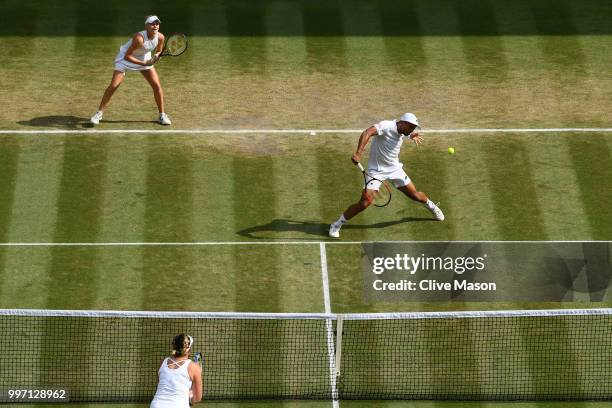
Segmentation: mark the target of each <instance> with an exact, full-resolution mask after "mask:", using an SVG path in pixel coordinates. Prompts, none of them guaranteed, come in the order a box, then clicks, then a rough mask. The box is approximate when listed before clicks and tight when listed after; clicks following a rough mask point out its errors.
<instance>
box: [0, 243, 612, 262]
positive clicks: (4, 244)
mask: <svg viewBox="0 0 612 408" xmlns="http://www.w3.org/2000/svg"><path fill="white" fill-rule="evenodd" d="M440 242H453V243H459V244H472V243H474V244H475V243H481V244H495V243H502V244H508V243H516V244H525V243H538V244H541V243H577V242H578V243H580V242H610V241H601V240H589V241H337V240H329V241H192V242H0V247H79V246H83V247H87V246H91V247H129V246H169V247H173V246H214V245H221V246H222V245H235V246H241V245H319V246H320V245H321V244H325V245H363V244H414V243H434V244H435V243H440ZM325 267H326V268H327V265H325Z"/></svg>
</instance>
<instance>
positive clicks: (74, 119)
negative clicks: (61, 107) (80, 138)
mask: <svg viewBox="0 0 612 408" xmlns="http://www.w3.org/2000/svg"><path fill="white" fill-rule="evenodd" d="M17 123H18V124H19V125H24V126H46V127H52V128H57V129H87V128H91V127H93V125H92V124H91V123H89V118H80V117H78V116H61V115H56V116H40V117H38V118H32V119H30V120H20V121H18V122H17Z"/></svg>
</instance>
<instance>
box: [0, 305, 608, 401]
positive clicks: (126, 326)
mask: <svg viewBox="0 0 612 408" xmlns="http://www.w3.org/2000/svg"><path fill="white" fill-rule="evenodd" d="M178 333H189V334H191V335H193V336H194V337H195V339H196V343H195V347H194V350H195V351H202V352H203V354H204V370H203V373H204V375H203V377H204V398H206V399H208V400H224V399H231V400H241V399H447V400H608V399H612V354H611V350H612V335H611V334H612V309H583V310H545V311H500V312H448V313H398V314H347V315H336V314H258V313H244V314H237V313H181V312H113V311H44V310H0V352H1V353H2V355H3V356H4V358H5V360H4V363H3V364H0V389H2V388H7V387H21V388H24V387H65V388H68V389H69V392H70V399H71V401H72V402H138V401H150V400H151V398H152V396H153V395H154V393H155V388H156V385H157V384H156V381H157V375H156V372H157V369H158V367H159V364H160V363H161V361H162V358H163V357H164V356H165V355H167V354H168V352H169V351H170V343H171V341H172V338H173V337H174V336H175V335H176V334H178Z"/></svg>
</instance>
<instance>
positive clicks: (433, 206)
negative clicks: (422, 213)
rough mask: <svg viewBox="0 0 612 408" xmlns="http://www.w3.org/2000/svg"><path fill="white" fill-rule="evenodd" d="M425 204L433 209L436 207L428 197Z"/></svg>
mask: <svg viewBox="0 0 612 408" xmlns="http://www.w3.org/2000/svg"><path fill="white" fill-rule="evenodd" d="M425 206H426V207H427V208H429V209H430V210H433V209H434V208H436V205H435V204H434V202H433V201H431V200H430V199H429V198H428V199H427V202H426V203H425Z"/></svg>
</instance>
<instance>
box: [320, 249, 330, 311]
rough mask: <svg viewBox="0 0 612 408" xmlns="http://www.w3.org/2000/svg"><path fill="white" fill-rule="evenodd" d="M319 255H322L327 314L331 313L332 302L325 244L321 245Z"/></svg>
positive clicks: (322, 274)
mask: <svg viewBox="0 0 612 408" xmlns="http://www.w3.org/2000/svg"><path fill="white" fill-rule="evenodd" d="M319 253H320V254H321V278H322V279H323V302H324V303H325V314H330V313H331V300H330V297H329V276H328V274H327V251H326V250H325V242H320V243H319Z"/></svg>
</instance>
